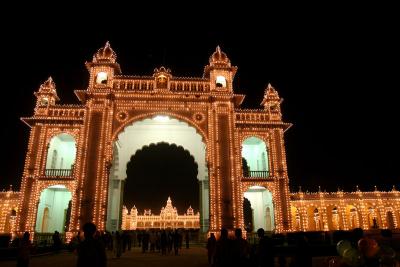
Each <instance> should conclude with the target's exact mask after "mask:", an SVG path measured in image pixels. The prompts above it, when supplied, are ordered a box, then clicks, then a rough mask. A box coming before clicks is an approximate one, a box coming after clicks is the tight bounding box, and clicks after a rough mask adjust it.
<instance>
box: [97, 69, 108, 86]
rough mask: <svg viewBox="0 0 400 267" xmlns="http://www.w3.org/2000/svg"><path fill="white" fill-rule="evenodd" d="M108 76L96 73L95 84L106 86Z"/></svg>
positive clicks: (102, 72)
mask: <svg viewBox="0 0 400 267" xmlns="http://www.w3.org/2000/svg"><path fill="white" fill-rule="evenodd" d="M107 79H108V75H107V72H104V71H101V72H99V73H97V76H96V83H97V84H107Z"/></svg>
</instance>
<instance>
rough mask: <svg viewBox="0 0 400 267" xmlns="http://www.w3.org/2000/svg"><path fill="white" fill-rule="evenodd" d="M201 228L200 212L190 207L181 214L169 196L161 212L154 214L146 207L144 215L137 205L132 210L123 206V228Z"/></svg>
mask: <svg viewBox="0 0 400 267" xmlns="http://www.w3.org/2000/svg"><path fill="white" fill-rule="evenodd" d="M178 228H181V229H199V228H200V212H197V213H196V214H195V213H194V211H193V209H192V207H189V208H188V209H187V211H186V213H185V214H183V215H179V214H178V210H177V209H176V207H174V206H172V200H171V198H170V197H168V200H167V205H166V206H165V207H162V208H161V212H160V214H158V215H156V214H152V213H151V210H149V209H147V210H146V209H145V210H144V212H143V215H139V212H138V209H137V208H136V206H133V208H132V209H131V211H130V212H128V209H127V208H126V207H125V206H124V207H123V208H122V226H121V229H122V230H137V229H138V230H146V229H178Z"/></svg>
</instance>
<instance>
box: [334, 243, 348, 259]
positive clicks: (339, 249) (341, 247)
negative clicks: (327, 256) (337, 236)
mask: <svg viewBox="0 0 400 267" xmlns="http://www.w3.org/2000/svg"><path fill="white" fill-rule="evenodd" d="M350 248H351V243H350V241H348V240H340V241H339V242H338V243H337V245H336V251H337V253H338V254H339V255H340V256H343V252H344V251H345V250H346V249H350Z"/></svg>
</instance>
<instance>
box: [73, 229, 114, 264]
mask: <svg viewBox="0 0 400 267" xmlns="http://www.w3.org/2000/svg"><path fill="white" fill-rule="evenodd" d="M83 232H84V235H85V240H83V241H82V242H81V243H80V244H79V246H78V261H77V264H76V266H77V267H86V266H91V267H105V266H106V265H107V257H106V251H105V248H104V246H103V243H102V242H100V241H99V240H96V239H94V233H95V232H96V225H94V224H93V223H86V224H85V225H84V226H83Z"/></svg>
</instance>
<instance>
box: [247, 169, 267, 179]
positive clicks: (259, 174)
mask: <svg viewBox="0 0 400 267" xmlns="http://www.w3.org/2000/svg"><path fill="white" fill-rule="evenodd" d="M243 176H244V177H245V178H260V179H262V178H268V177H269V171H247V172H243Z"/></svg>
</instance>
